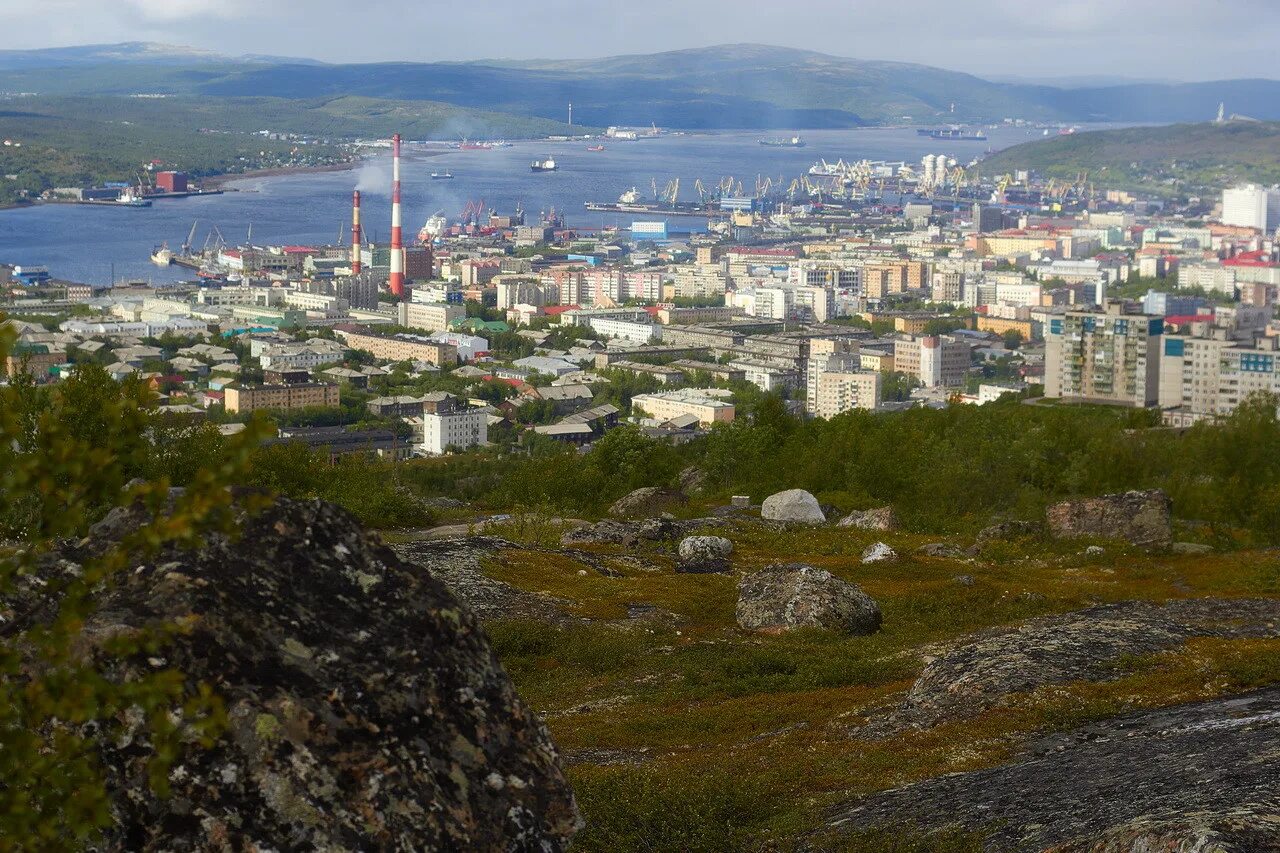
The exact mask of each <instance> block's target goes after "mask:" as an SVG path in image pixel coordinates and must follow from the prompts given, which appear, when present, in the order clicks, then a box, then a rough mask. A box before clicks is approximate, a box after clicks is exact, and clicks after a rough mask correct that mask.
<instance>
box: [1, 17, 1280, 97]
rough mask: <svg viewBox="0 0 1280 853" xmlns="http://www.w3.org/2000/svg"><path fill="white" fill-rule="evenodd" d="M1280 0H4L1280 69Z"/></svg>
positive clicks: (313, 21)
mask: <svg viewBox="0 0 1280 853" xmlns="http://www.w3.org/2000/svg"><path fill="white" fill-rule="evenodd" d="M1277 2H1278V0H1230V2H1223V3H1218V4H1215V3H1211V2H1205V0H968V2H959V3H957V2H955V0H879V2H875V3H868V2H865V0H764V2H757V0H595V2H592V0H538V2H530V0H449V2H442V0H0V21H3V22H4V37H3V44H0V47H8V48H40V47H54V46H66V45H77V44H103V43H111V42H118V41H156V42H164V43H169V44H180V45H190V46H194V47H199V48H204V49H209V50H214V51H218V52H221V53H227V54H232V55H240V54H245V53H253V54H270V55H277V56H300V57H310V58H314V59H320V60H324V61H329V62H368V61H381V60H405V61H435V60H471V59H491V58H509V59H528V58H580V57H595V56H610V55H616V54H620V53H655V52H659V51H663V50H676V49H681V48H690V47H702V46H706V45H712V44H726V43H738V42H756V43H762V44H777V45H784V46H789V47H800V48H807V49H811V50H817V51H821V52H824V53H831V54H835V55H839V56H849V57H855V58H859V59H884V60H898V61H908V62H919V63H922V64H926V65H934V66H939V67H943V68H949V69H954V70H958V71H968V72H970V73H974V74H979V75H982V76H986V77H993V78H1000V79H1010V78H1020V79H1041V80H1043V79H1058V80H1060V79H1064V78H1066V79H1074V80H1089V81H1092V79H1095V78H1127V79H1150V80H1214V79H1224V78H1233V77H1269V78H1280V51H1278V50H1276V47H1275V40H1276V34H1277V30H1276V28H1275V27H1274V26H1273V25H1267V24H1265V23H1263V22H1265V21H1268V20H1273V16H1274V13H1275V6H1276V3H1277Z"/></svg>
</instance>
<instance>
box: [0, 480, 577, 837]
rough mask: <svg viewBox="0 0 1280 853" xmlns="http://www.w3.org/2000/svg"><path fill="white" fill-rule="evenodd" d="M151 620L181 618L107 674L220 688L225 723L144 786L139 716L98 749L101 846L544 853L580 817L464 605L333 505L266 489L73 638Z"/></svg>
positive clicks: (147, 574)
mask: <svg viewBox="0 0 1280 853" xmlns="http://www.w3.org/2000/svg"><path fill="white" fill-rule="evenodd" d="M140 519H141V515H140V513H134V512H131V511H130V510H123V509H122V510H117V511H115V512H114V513H113V514H112V515H111V516H109V517H108V518H107V519H106V520H104V522H102V523H101V524H99V525H98V527H97V528H96V530H95V533H94V535H93V536H91V537H90V538H89V539H87V540H85V541H84V542H82V543H79V544H78V545H74V546H68V547H67V548H65V549H63V550H62V551H61V552H60V553H58V554H57V555H56V557H55V558H53V559H51V560H49V561H48V562H47V563H46V565H45V566H44V571H43V572H42V574H41V575H40V576H38V577H29V578H26V579H25V583H24V587H23V589H21V590H20V591H19V592H18V594H17V595H16V596H15V597H14V598H12V599H10V600H9V601H7V602H6V601H0V612H3V611H5V610H9V612H10V613H12V615H13V619H14V624H18V625H21V624H25V623H27V622H28V621H30V620H33V619H39V618H41V617H42V613H43V612H47V611H44V610H43V607H42V605H43V604H44V602H46V601H47V598H46V597H45V596H44V594H43V590H44V589H45V583H46V582H49V581H52V582H55V583H56V581H57V578H58V577H59V576H60V575H62V574H64V573H72V572H76V571H78V566H79V563H80V562H81V560H83V558H84V557H85V556H86V555H87V554H89V553H93V552H95V551H98V550H100V549H104V548H106V547H109V546H110V544H111V543H112V542H113V541H115V540H117V539H118V538H119V537H121V536H122V535H124V534H125V533H127V532H128V531H129V530H131V529H132V528H133V527H134V526H135V525H136V524H138V523H140ZM3 605H7V607H4V606H3ZM156 621H163V622H178V623H181V624H183V625H185V626H186V627H187V628H188V629H189V630H187V631H186V632H185V633H181V634H179V635H178V636H177V637H176V638H175V639H174V640H173V642H172V643H171V644H170V645H168V646H167V647H165V648H164V649H163V651H162V652H161V653H160V654H161V655H162V657H146V656H141V657H138V658H130V659H126V660H124V661H113V662H111V663H109V664H107V665H108V667H109V669H108V672H109V673H110V675H111V676H112V677H115V678H129V677H130V676H131V675H133V674H136V673H141V672H146V671H150V670H154V669H155V668H158V667H174V668H176V669H178V670H179V671H181V672H182V673H184V674H185V676H186V679H187V681H188V683H189V684H192V685H195V684H196V683H199V682H205V683H207V684H208V685H209V686H211V687H212V688H213V689H214V690H215V691H216V692H217V693H218V695H220V696H221V697H222V698H223V700H224V701H225V703H226V710H227V717H228V730H227V731H226V732H225V734H224V736H223V737H222V739H221V740H220V741H219V742H218V743H217V745H216V746H215V747H214V748H212V749H207V750H205V749H198V748H193V749H191V750H189V751H188V753H187V754H186V756H185V757H184V758H183V759H182V760H180V761H179V762H178V763H177V764H176V765H175V766H174V767H173V768H172V770H171V772H170V774H169V782H170V786H171V789H172V793H171V795H170V796H169V797H168V798H164V799H161V798H158V797H156V796H155V794H154V793H152V791H151V789H150V788H149V786H148V784H147V772H146V762H147V758H148V755H149V751H148V750H147V749H146V748H145V746H146V744H145V742H144V740H143V739H144V738H145V727H144V726H143V720H142V719H141V718H140V717H139V718H138V719H134V720H130V721H128V724H129V725H128V727H127V728H126V732H125V734H124V735H123V737H121V738H119V739H118V740H115V741H112V742H110V743H107V744H104V745H103V749H102V755H101V759H102V764H103V767H104V769H105V771H106V774H107V781H108V786H109V788H110V790H111V793H112V802H111V808H112V813H113V817H114V819H115V825H114V827H113V828H112V830H111V831H110V832H109V833H108V834H107V836H106V838H104V839H103V843H102V845H101V847H100V849H111V850H122V851H123V850H129V851H133V850H208V851H243V850H372V849H381V850H510V851H526V850H527V851H543V853H546V851H555V850H562V849H564V848H565V847H566V846H567V844H568V841H569V839H570V837H571V836H572V835H573V833H574V831H575V830H576V829H577V827H578V825H579V822H580V819H579V815H578V811H577V806H576V804H575V802H574V799H573V795H572V793H571V792H570V790H569V786H568V784H567V783H566V781H565V778H564V775H563V773H562V771H561V768H560V761H559V757H558V755H557V752H556V748H555V746H554V745H553V744H552V742H551V740H550V738H549V737H548V735H547V731H546V729H545V728H544V726H543V724H542V723H541V722H540V721H539V719H538V718H537V717H536V716H535V715H534V714H532V713H531V712H530V711H529V710H528V709H527V708H526V706H525V705H524V704H523V703H522V702H521V700H520V698H519V696H517V695H516V691H515V689H514V688H513V686H512V684H511V682H510V680H509V679H508V678H507V675H506V674H505V673H504V672H503V670H502V667H501V666H500V665H499V663H498V661H497V659H496V658H495V657H494V655H493V652H492V651H491V650H490V648H489V644H488V641H487V640H486V638H485V636H484V634H483V632H482V631H481V630H480V628H479V623H478V621H477V619H476V617H475V615H474V614H473V613H472V612H471V611H470V610H469V609H467V608H466V607H465V606H462V605H460V604H459V603H458V601H457V599H456V598H455V597H454V596H453V594H451V593H450V592H449V590H448V589H447V588H446V587H445V585H444V584H442V583H441V582H440V581H439V580H438V579H437V578H435V577H433V576H432V575H431V574H430V573H428V572H424V571H422V570H421V569H420V568H418V567H416V566H412V565H409V564H406V563H404V562H402V561H401V560H400V559H399V558H397V557H396V555H395V554H394V553H392V552H391V551H390V550H388V549H386V548H385V547H382V546H381V545H379V544H378V543H377V542H376V540H374V539H373V538H371V537H370V536H369V535H367V534H366V533H365V532H364V531H362V530H361V529H360V528H359V526H358V525H357V524H356V523H355V521H354V520H353V519H352V518H351V517H350V516H349V515H347V514H346V513H345V512H344V511H342V510H340V509H338V508H336V507H333V506H331V505H328V504H323V503H320V502H310V503H299V502H294V501H288V500H281V501H279V502H278V503H276V504H275V505H274V506H272V507H270V508H269V509H267V510H266V511H265V512H263V513H261V514H259V515H256V516H254V517H252V518H250V519H248V520H246V522H245V524H244V527H243V530H242V531H241V534H240V537H239V539H238V540H237V541H234V542H232V541H229V540H227V539H226V538H224V537H222V536H210V537H209V538H208V539H207V541H206V542H205V543H204V545H203V546H202V547H200V548H199V549H198V550H196V551H170V552H168V553H165V554H163V555H162V556H161V558H159V559H157V560H155V561H153V562H151V563H148V564H145V565H141V566H138V567H137V568H136V570H133V571H131V572H129V573H128V574H126V575H124V576H122V577H121V578H120V579H119V582H118V583H117V584H116V585H115V586H114V587H113V588H112V589H111V590H110V591H109V592H108V593H107V594H106V596H105V598H104V600H103V602H102V606H101V608H100V609H99V611H98V612H97V614H96V615H95V616H94V617H93V618H92V619H91V621H90V622H89V623H88V624H87V626H86V632H85V633H86V636H87V637H88V638H89V639H90V641H91V642H92V643H98V642H102V641H105V640H106V639H107V638H109V637H110V636H112V635H115V634H118V633H120V632H128V631H131V630H134V629H139V628H142V627H145V626H147V625H150V624H153V623H155V622H156ZM89 651H90V653H92V654H99V653H100V652H99V650H98V649H97V648H94V649H91V650H89ZM104 660H105V659H104ZM3 846H4V845H3V843H0V847H3Z"/></svg>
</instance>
